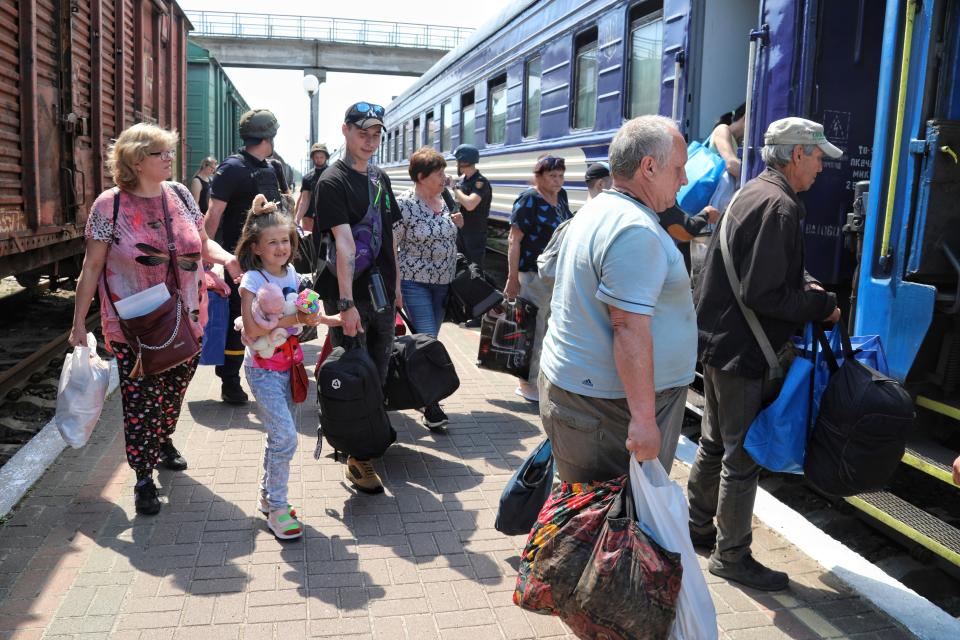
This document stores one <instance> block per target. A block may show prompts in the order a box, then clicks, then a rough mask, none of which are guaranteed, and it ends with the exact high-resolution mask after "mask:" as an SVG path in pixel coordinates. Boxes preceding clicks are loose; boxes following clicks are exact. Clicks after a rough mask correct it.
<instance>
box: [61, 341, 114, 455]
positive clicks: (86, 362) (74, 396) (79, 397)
mask: <svg viewBox="0 0 960 640" xmlns="http://www.w3.org/2000/svg"><path fill="white" fill-rule="evenodd" d="M109 384H110V363H108V362H104V361H103V360H102V359H100V356H98V355H97V341H96V339H95V338H94V337H93V334H92V333H88V334H87V346H85V347H74V348H73V351H71V352H70V353H68V354H67V358H66V360H65V361H64V363H63V371H61V372H60V387H59V390H58V392H57V415H56V417H55V418H54V420H56V421H57V429H59V430H60V435H61V436H63V440H64V441H65V442H66V443H67V444H69V445H70V446H71V447H73V448H74V449H79V448H80V447H82V446H83V445H85V444H87V440H89V439H90V434H91V433H93V428H94V427H95V426H96V425H97V420H99V419H100V412H101V411H102V410H103V401H104V399H105V398H106V397H107V387H108V386H109Z"/></svg>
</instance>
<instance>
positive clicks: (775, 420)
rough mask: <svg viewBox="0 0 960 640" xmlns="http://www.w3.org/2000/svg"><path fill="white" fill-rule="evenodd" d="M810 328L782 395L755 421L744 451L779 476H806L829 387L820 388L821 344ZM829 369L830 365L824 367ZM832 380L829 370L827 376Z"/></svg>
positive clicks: (781, 391) (785, 381) (745, 441)
mask: <svg viewBox="0 0 960 640" xmlns="http://www.w3.org/2000/svg"><path fill="white" fill-rule="evenodd" d="M813 331H819V329H814V328H813V327H812V325H811V324H807V328H806V330H805V332H804V333H805V339H804V341H803V348H802V349H799V350H798V352H797V357H796V358H794V360H793V363H791V365H790V369H789V370H788V371H787V375H786V377H785V378H784V380H783V387H781V389H780V394H779V395H778V396H777V398H776V400H774V401H773V402H772V403H771V404H770V405H768V406H767V407H766V408H764V409H763V410H762V411H761V412H760V413H758V414H757V417H756V418H754V420H753V422H752V423H751V424H750V428H749V429H748V430H747V437H746V439H745V440H744V443H743V447H744V449H746V450H747V453H749V454H750V457H751V458H753V459H754V460H755V461H756V463H757V464H759V465H760V466H761V467H763V468H764V469H769V470H770V471H776V472H779V473H800V474H802V473H803V459H804V454H805V453H806V450H807V438H808V437H809V433H810V425H811V424H812V423H813V419H814V417H816V407H817V405H818V404H819V402H818V401H819V399H820V394H822V393H823V389H824V387H826V384H825V383H824V384H822V386H821V384H820V382H821V381H820V380H818V378H819V376H818V375H816V374H817V373H819V369H818V367H817V365H818V364H820V362H821V361H820V360H819V359H818V357H817V341H816V340H815V339H814V337H813ZM824 366H826V365H824ZM826 375H827V380H829V370H827V372H826Z"/></svg>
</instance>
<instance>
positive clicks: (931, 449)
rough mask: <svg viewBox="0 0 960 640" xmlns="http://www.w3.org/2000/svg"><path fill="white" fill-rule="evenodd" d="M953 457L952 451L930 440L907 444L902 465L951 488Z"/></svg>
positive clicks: (954, 455)
mask: <svg viewBox="0 0 960 640" xmlns="http://www.w3.org/2000/svg"><path fill="white" fill-rule="evenodd" d="M955 457H956V454H955V453H954V452H953V451H951V450H950V449H948V448H946V447H943V446H941V445H939V444H936V443H935V442H932V441H930V440H922V441H913V442H910V443H908V444H907V450H906V451H905V452H904V454H903V463H904V464H908V465H910V466H911V467H913V468H914V469H917V470H919V471H922V472H924V473H926V474H927V475H930V476H933V477H934V478H936V479H937V480H942V481H943V482H946V483H947V484H948V485H950V486H951V487H953V486H955V485H954V484H953V460H954V458H955Z"/></svg>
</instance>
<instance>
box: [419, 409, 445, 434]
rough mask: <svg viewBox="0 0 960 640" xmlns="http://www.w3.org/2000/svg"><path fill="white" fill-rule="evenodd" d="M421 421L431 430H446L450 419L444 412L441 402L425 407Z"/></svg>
mask: <svg viewBox="0 0 960 640" xmlns="http://www.w3.org/2000/svg"><path fill="white" fill-rule="evenodd" d="M421 422H422V423H423V426H425V427H426V428H427V429H430V430H431V431H445V429H444V427H445V426H446V424H447V422H449V420H448V419H447V414H445V413H444V412H443V409H441V408H440V405H439V404H431V405H430V406H429V407H425V408H424V410H423V418H422V419H421Z"/></svg>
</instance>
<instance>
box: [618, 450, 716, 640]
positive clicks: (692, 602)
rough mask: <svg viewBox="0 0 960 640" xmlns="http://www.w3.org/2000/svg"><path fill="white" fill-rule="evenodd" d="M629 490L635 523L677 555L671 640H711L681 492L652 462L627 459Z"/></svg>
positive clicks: (712, 625)
mask: <svg viewBox="0 0 960 640" xmlns="http://www.w3.org/2000/svg"><path fill="white" fill-rule="evenodd" d="M630 489H631V490H632V491H633V501H634V504H635V505H636V507H637V519H638V520H639V521H640V522H642V523H643V525H644V526H645V527H646V528H647V529H649V530H650V531H651V532H652V533H653V535H654V537H655V538H656V540H657V542H659V543H660V545H661V546H663V547H665V548H666V549H669V550H670V551H675V552H677V553H679V554H680V562H681V564H682V565H683V582H682V583H681V585H680V597H679V599H678V600H677V619H676V620H675V621H674V623H673V629H672V630H671V631H670V638H671V639H672V640H715V639H716V638H717V637H718V632H717V613H716V610H715V609H714V607H713V600H712V599H711V598H710V590H709V589H708V588H707V581H706V580H704V578H703V571H702V570H701V569H700V564H699V563H698V562H697V553H696V551H694V550H693V543H692V542H690V529H689V525H688V520H689V518H690V510H689V508H688V507H687V499H686V497H684V495H683V489H681V488H680V486H679V485H677V483H676V482H674V481H673V480H671V479H670V476H668V475H667V472H666V471H664V469H663V465H661V464H660V461H659V460H657V459H656V458H654V459H653V460H647V461H646V462H644V463H643V464H642V465H641V464H640V463H639V462H637V459H636V458H635V457H633V456H630Z"/></svg>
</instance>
